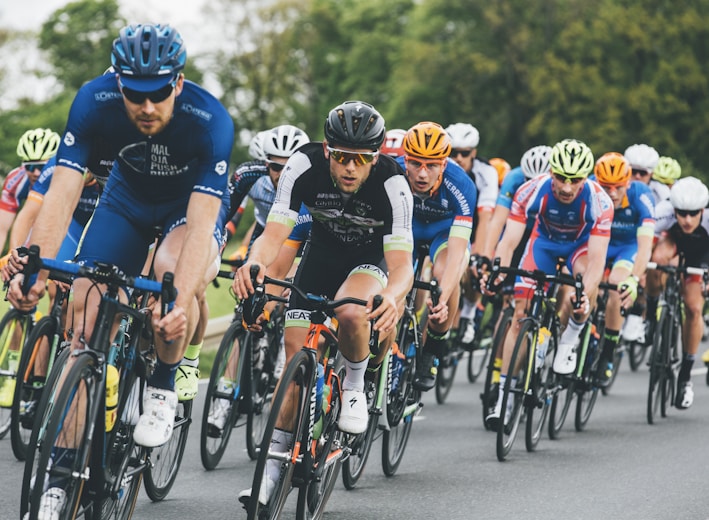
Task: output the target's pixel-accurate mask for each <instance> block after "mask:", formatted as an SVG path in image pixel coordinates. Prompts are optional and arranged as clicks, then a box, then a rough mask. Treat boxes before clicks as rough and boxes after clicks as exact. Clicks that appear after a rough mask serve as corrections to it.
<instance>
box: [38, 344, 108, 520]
mask: <svg viewBox="0 0 709 520" xmlns="http://www.w3.org/2000/svg"><path fill="white" fill-rule="evenodd" d="M96 372H97V368H96V367H95V360H94V358H93V356H92V355H90V354H84V355H78V356H75V357H74V362H73V365H72V367H71V369H70V370H69V372H68V374H67V375H66V377H65V379H64V381H63V383H62V387H61V389H60V390H59V391H58V393H57V396H56V399H55V400H54V402H53V407H52V410H51V412H50V416H49V421H48V427H47V432H46V435H45V436H44V437H43V438H42V441H43V445H42V447H41V448H40V454H39V457H38V463H37V466H36V467H35V468H34V469H35V472H34V475H35V480H34V487H33V489H32V490H31V492H30V493H29V500H30V503H29V518H30V519H36V518H37V514H38V512H39V506H40V501H41V499H42V494H43V493H44V491H46V489H45V486H49V482H47V480H48V477H51V476H56V477H64V481H65V482H64V484H65V485H63V486H62V487H63V489H64V491H65V492H66V501H65V503H64V507H63V508H62V512H61V513H60V518H75V517H76V516H77V515H78V514H79V513H80V510H81V508H82V505H81V498H82V491H83V488H84V483H85V482H86V480H85V479H84V478H81V477H79V475H84V472H85V470H86V468H87V466H88V463H89V454H90V451H91V446H90V445H89V443H88V442H87V441H88V439H87V438H86V435H87V434H88V430H89V429H90V427H89V426H88V425H91V424H94V423H95V421H96V420H97V419H96V417H91V416H90V415H91V413H90V410H91V409H92V408H93V407H94V405H93V403H94V399H96V398H100V397H98V396H99V392H102V391H103V389H102V388H97V386H98V379H97V377H96ZM81 399H83V400H84V405H83V410H81V409H80V410H79V412H80V413H68V411H69V410H70V409H71V406H72V403H74V402H76V401H77V400H81ZM80 408H82V407H81V406H80ZM96 409H98V410H100V408H96ZM73 418H76V419H77V421H71V420H72V419H73ZM67 420H70V421H71V422H72V424H73V425H74V427H75V428H76V426H77V424H79V423H80V422H82V423H83V424H84V425H85V426H86V428H83V429H81V428H76V429H78V430H81V431H78V432H76V433H77V435H75V436H74V439H70V440H69V441H68V442H61V444H72V445H74V446H77V447H78V449H77V452H76V455H75V457H74V461H73V463H72V464H71V465H70V467H67V468H66V469H63V470H58V469H55V468H57V462H58V461H57V460H56V459H55V458H54V457H52V451H53V450H52V447H53V446H54V445H55V444H56V443H57V440H58V438H59V437H60V436H61V435H62V431H63V429H64V425H65V423H66V421H67ZM65 441H66V439H65ZM50 461H51V462H50ZM28 462H29V459H28ZM50 466H51V467H50ZM45 482H46V484H45Z"/></svg>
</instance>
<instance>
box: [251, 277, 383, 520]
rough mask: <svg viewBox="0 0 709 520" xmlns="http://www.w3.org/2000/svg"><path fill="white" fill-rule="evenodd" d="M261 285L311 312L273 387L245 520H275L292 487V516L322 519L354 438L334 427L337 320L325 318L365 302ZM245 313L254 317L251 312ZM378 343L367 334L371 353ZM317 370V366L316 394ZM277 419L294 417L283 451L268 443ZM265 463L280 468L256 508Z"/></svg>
mask: <svg viewBox="0 0 709 520" xmlns="http://www.w3.org/2000/svg"><path fill="white" fill-rule="evenodd" d="M251 274H252V278H254V277H255V274H257V273H254V272H253V271H252V273H251ZM264 283H265V284H274V285H278V286H280V287H283V288H287V289H290V290H291V291H294V292H296V293H298V294H299V296H300V297H301V298H303V300H304V301H306V302H307V306H308V307H309V308H310V328H309V330H308V334H307V340H306V344H305V346H304V347H303V348H302V349H301V350H300V351H299V352H298V353H297V354H296V355H295V356H293V358H292V359H291V360H290V363H289V364H288V367H287V368H286V370H285V372H284V373H283V376H282V377H281V379H280V381H279V383H278V388H277V390H276V393H275V395H274V398H273V401H272V403H271V413H270V416H269V419H268V423H267V424H266V428H265V430H264V434H263V441H262V443H261V447H260V449H259V454H258V459H257V463H256V470H255V471H254V478H253V483H252V487H251V499H249V500H247V501H246V502H247V503H246V504H245V506H246V509H247V513H248V518H249V519H250V520H254V519H275V518H278V517H279V516H280V514H281V511H282V510H283V507H284V505H285V502H286V499H287V498H288V495H289V494H290V492H291V490H292V489H293V488H294V487H295V488H298V503H297V510H296V517H297V518H298V519H313V518H321V517H322V515H323V512H324V509H325V506H326V504H327V501H328V499H329V497H330V494H331V493H332V489H333V487H334V485H335V482H336V478H337V472H338V471H339V470H340V466H341V465H342V462H343V461H344V460H345V459H346V458H347V457H348V456H349V455H350V453H351V447H350V440H351V438H352V437H354V436H351V435H349V434H345V433H343V432H341V431H340V430H339V429H338V428H337V420H338V417H339V413H340V408H341V401H340V399H341V386H340V375H339V373H338V372H339V371H338V369H337V368H336V358H337V346H338V342H337V320H336V319H335V318H333V317H331V316H329V314H331V313H332V311H333V310H334V309H336V308H337V307H340V306H342V305H346V304H354V305H362V306H365V305H366V304H367V302H366V301H365V300H361V299H358V298H349V297H348V298H341V299H338V300H331V299H328V298H326V297H323V296H317V295H313V294H306V293H304V292H303V291H302V290H301V289H300V288H299V287H297V286H296V285H294V284H293V283H290V282H288V281H285V280H275V279H272V278H269V277H268V276H267V277H265V281H264ZM256 291H257V292H256V294H255V296H257V297H258V296H259V294H260V295H261V296H263V295H265V293H264V291H263V286H262V285H258V286H256ZM259 291H260V293H259ZM256 299H258V298H255V300H256ZM250 314H251V315H252V316H253V315H255V314H256V312H250ZM377 342H378V334H377V333H376V332H375V331H374V330H373V329H372V334H371V337H370V350H371V349H372V346H373V345H376V344H377ZM319 345H320V348H321V350H320V354H319V353H318V347H319ZM318 365H320V366H321V367H322V368H321V372H320V374H322V376H321V377H322V379H320V382H321V383H320V386H321V391H320V392H319V391H318V386H319V385H318V380H319V369H318ZM319 396H320V397H319ZM318 400H320V401H321V403H322V404H320V403H319V402H318ZM319 404H320V406H318V405H319ZM280 416H283V417H286V416H288V417H293V431H292V435H291V442H290V443H289V444H288V445H287V446H282V445H280V444H279V443H277V442H276V443H273V442H272V441H273V436H274V431H275V430H276V423H277V421H278V419H279V417H280ZM316 426H317V427H316ZM269 460H276V461H277V462H278V463H279V464H280V473H279V480H278V482H277V483H276V485H275V489H274V490H273V493H272V494H271V496H270V499H269V500H268V503H267V504H261V502H260V501H259V500H258V497H259V492H260V489H261V485H262V482H263V480H264V479H265V478H268V477H266V473H265V471H266V464H267V462H268V461H269Z"/></svg>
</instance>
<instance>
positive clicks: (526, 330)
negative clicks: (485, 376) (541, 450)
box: [488, 259, 583, 461]
mask: <svg viewBox="0 0 709 520" xmlns="http://www.w3.org/2000/svg"><path fill="white" fill-rule="evenodd" d="M563 266H564V262H563V261H562V260H561V259H560V260H559V261H558V262H557V267H556V272H555V274H552V275H550V274H546V273H545V272H543V271H540V270H535V271H528V270H524V269H517V268H510V267H500V265H499V259H495V261H494V262H493V265H492V269H491V272H490V277H489V279H488V290H489V291H490V292H495V291H497V290H499V288H500V287H499V285H498V283H499V282H496V280H497V279H498V275H499V274H506V275H507V276H521V277H524V278H527V279H529V280H532V281H535V282H536V283H535V286H534V292H533V294H532V298H531V300H530V301H529V303H528V305H527V309H526V316H525V318H523V319H522V320H521V327H520V330H519V334H518V335H517V339H516V341H515V345H514V350H513V352H512V357H511V360H510V372H509V373H508V375H507V377H506V379H505V384H504V387H503V393H502V408H501V409H502V417H501V418H500V419H499V420H498V421H497V425H496V429H497V443H496V452H497V458H498V460H500V461H504V460H505V459H506V457H507V455H508V454H509V452H510V450H511V448H512V445H513V444H514V441H515V438H516V436H517V431H518V429H519V425H520V423H521V420H522V416H523V415H524V416H525V446H526V449H527V451H534V450H535V449H536V447H537V444H538V443H539V439H540V438H541V434H542V431H543V429H544V424H545V421H546V418H547V414H548V413H549V408H550V406H551V403H552V401H553V399H554V397H555V395H556V394H557V393H558V391H559V390H560V389H561V385H560V384H559V379H558V376H557V375H556V374H555V373H554V371H553V370H552V369H551V364H552V362H553V359H554V355H555V353H556V350H557V345H558V338H559V331H560V322H559V315H558V314H557V311H556V303H557V293H558V291H559V288H560V287H561V286H562V285H568V286H571V287H573V288H574V290H575V291H576V301H577V302H580V301H581V296H582V294H583V282H582V281H581V276H580V275H577V276H576V277H573V276H570V275H568V274H564V273H563V272H562V269H563ZM540 336H541V337H542V339H540ZM510 402H511V406H510V408H511V414H510V416H509V419H508V420H505V415H506V412H505V411H506V410H507V409H508V403H510Z"/></svg>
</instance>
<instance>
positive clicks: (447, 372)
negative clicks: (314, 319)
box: [436, 341, 477, 404]
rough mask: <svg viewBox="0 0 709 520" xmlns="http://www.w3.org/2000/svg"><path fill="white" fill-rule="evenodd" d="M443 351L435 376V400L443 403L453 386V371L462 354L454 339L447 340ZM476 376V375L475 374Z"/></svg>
mask: <svg viewBox="0 0 709 520" xmlns="http://www.w3.org/2000/svg"><path fill="white" fill-rule="evenodd" d="M444 348H445V353H444V354H443V355H442V356H441V359H440V361H439V363H438V375H437V376H436V402H437V403H438V404H443V403H445V402H446V399H447V398H448V394H449V393H450V391H451V388H452V387H453V380H454V379H455V372H456V369H457V368H458V363H460V358H461V356H462V355H463V352H464V351H463V350H460V347H459V346H458V345H457V344H455V342H454V341H447V342H446V346H445V347H444ZM476 377H477V376H476Z"/></svg>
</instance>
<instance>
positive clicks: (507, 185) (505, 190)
mask: <svg viewBox="0 0 709 520" xmlns="http://www.w3.org/2000/svg"><path fill="white" fill-rule="evenodd" d="M524 182H525V178H524V173H522V168H520V167H519V166H518V167H517V168H515V169H513V170H512V171H511V172H510V173H508V174H507V175H506V176H505V178H504V179H503V181H502V185H501V186H500V191H499V193H498V194H497V202H496V205H497V206H502V207H503V208H507V209H510V208H511V207H512V199H513V198H514V196H515V192H516V191H517V188H519V187H520V186H521V185H522V184H523V183H524Z"/></svg>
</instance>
